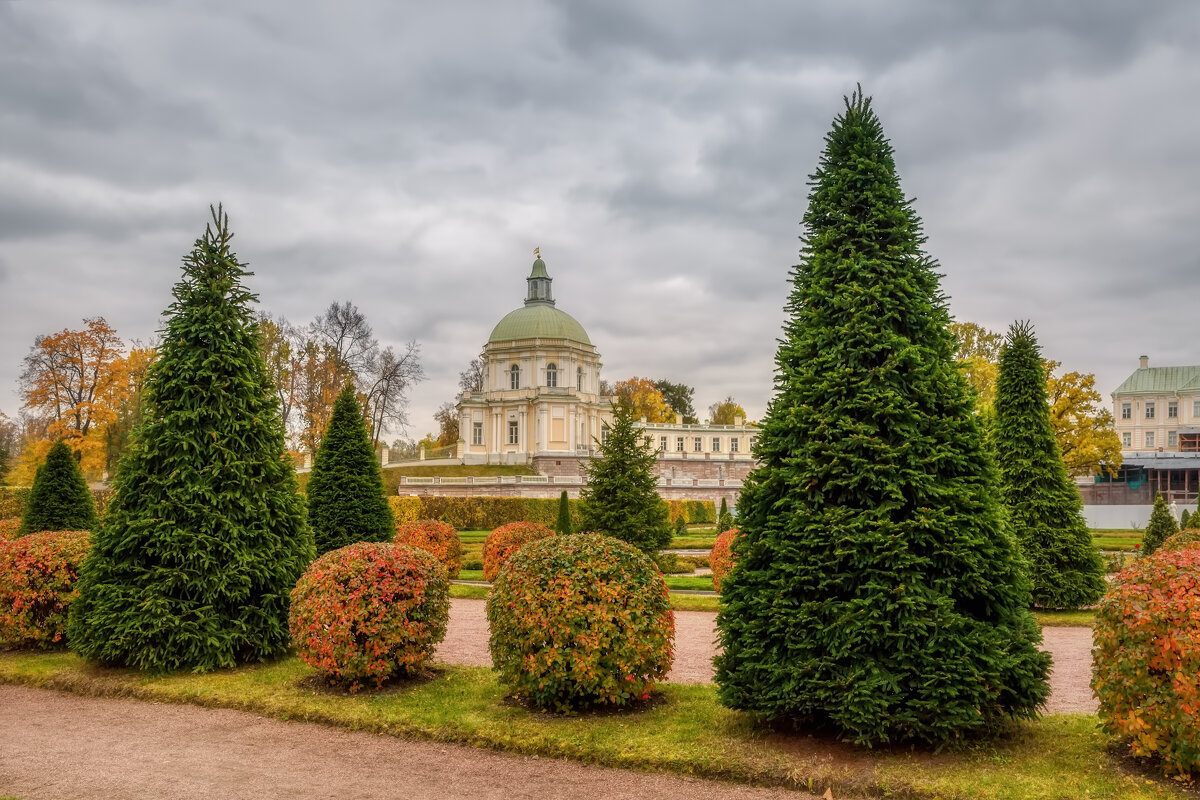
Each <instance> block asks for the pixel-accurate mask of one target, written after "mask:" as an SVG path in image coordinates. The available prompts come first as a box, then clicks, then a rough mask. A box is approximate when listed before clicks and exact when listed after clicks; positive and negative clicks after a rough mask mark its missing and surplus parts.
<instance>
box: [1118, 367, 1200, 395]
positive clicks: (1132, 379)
mask: <svg viewBox="0 0 1200 800" xmlns="http://www.w3.org/2000/svg"><path fill="white" fill-rule="evenodd" d="M1193 389H1200V366H1194V367H1142V368H1141V369H1138V370H1136V371H1134V373H1133V374H1132V375H1130V376H1129V377H1128V378H1126V379H1125V381H1124V383H1122V384H1121V385H1120V386H1118V387H1117V388H1116V389H1115V390H1114V391H1113V394H1170V393H1171V392H1181V391H1184V390H1188V391H1190V390H1193Z"/></svg>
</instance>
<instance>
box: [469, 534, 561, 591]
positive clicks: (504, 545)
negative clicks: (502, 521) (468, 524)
mask: <svg viewBox="0 0 1200 800" xmlns="http://www.w3.org/2000/svg"><path fill="white" fill-rule="evenodd" d="M553 535H554V530H553V529H551V528H548V527H546V526H545V525H539V524H538V523H536V522H510V523H509V524H507V525H501V526H500V527H499V528H496V530H494V531H492V532H491V533H489V534H488V536H487V539H486V540H484V542H483V579H484V580H485V581H494V580H496V575H497V574H498V573H499V572H500V568H501V567H502V566H504V563H505V562H506V561H508V559H509V558H510V557H512V554H513V553H515V552H517V551H518V550H520V549H521V545H523V544H525V543H526V542H532V541H535V540H537V539H545V538H546V537H547V536H553Z"/></svg>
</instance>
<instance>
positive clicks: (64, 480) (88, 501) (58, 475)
mask: <svg viewBox="0 0 1200 800" xmlns="http://www.w3.org/2000/svg"><path fill="white" fill-rule="evenodd" d="M96 522H97V519H96V503H95V500H93V498H92V492H91V490H90V489H88V485H87V481H86V480H84V477H83V472H81V471H80V469H79V462H77V461H76V460H75V454H74V453H72V452H71V447H70V445H68V444H67V443H66V442H64V441H63V440H61V439H59V440H58V441H57V442H55V443H54V445H53V446H52V447H51V448H50V452H49V453H47V454H46V461H45V462H44V463H42V464H41V465H40V466H39V467H38V468H37V472H36V473H34V478H33V488H32V489H30V490H29V502H28V503H27V504H26V505H25V513H24V514H23V515H21V528H20V533H21V535H24V534H27V533H37V532H38V531H90V530H92V529H93V528H95V527H96Z"/></svg>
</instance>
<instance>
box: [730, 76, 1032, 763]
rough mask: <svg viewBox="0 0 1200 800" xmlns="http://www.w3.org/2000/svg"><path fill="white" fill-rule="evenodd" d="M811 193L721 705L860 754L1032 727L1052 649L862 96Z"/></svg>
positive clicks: (916, 230) (840, 127) (753, 478)
mask: <svg viewBox="0 0 1200 800" xmlns="http://www.w3.org/2000/svg"><path fill="white" fill-rule="evenodd" d="M811 186H812V188H811V191H810V193H809V205H808V210H807V212H806V213H805V215H804V220H803V223H804V226H805V228H806V235H805V244H804V248H803V249H802V251H801V263H800V264H799V265H798V266H797V267H795V268H793V270H792V273H791V280H792V291H791V295H790V297H789V299H788V302H787V305H786V315H787V320H786V322H785V323H784V330H783V335H782V337H781V339H780V341H779V347H778V351H777V353H776V357H775V364H776V372H775V394H774V396H773V398H772V400H771V402H770V404H769V406H768V409H767V413H766V416H765V418H764V420H763V423H762V426H761V427H760V433H759V435H758V438H757V440H756V443H755V447H754V452H755V456H756V458H757V461H758V466H757V467H756V468H755V470H754V471H753V472H752V473H751V475H750V476H749V477H748V479H747V481H746V484H745V487H744V489H743V492H742V495H741V498H740V500H739V501H738V523H739V528H740V529H741V533H742V535H741V536H740V537H739V538H738V540H737V542H736V543H735V544H734V552H735V555H736V560H735V562H734V567H733V570H732V572H731V574H730V575H729V576H727V577H726V578H725V580H723V581H722V585H721V607H720V611H719V612H718V617H717V619H718V626H719V639H720V642H721V645H722V646H723V653H722V655H719V656H718V657H717V658H716V662H715V663H716V668H717V672H716V681H717V684H718V687H719V696H720V698H721V700H722V702H723V703H725V704H726V705H727V706H729V707H731V708H735V709H742V710H746V711H752V712H756V713H758V714H759V715H760V716H761V718H765V719H767V720H771V721H774V722H776V723H780V724H790V725H807V726H812V727H816V728H825V729H830V730H832V731H835V732H837V733H838V734H839V735H841V736H843V737H845V738H847V739H850V740H852V741H854V742H857V743H859V744H864V745H871V744H878V743H883V742H897V741H910V742H928V743H934V744H938V743H943V742H947V741H950V740H953V739H956V738H959V737H962V736H965V735H970V734H972V733H978V732H984V731H986V730H988V729H989V728H990V726H992V725H994V724H995V723H997V722H999V721H1001V720H1004V719H1007V718H1009V717H1026V718H1028V717H1033V716H1034V715H1035V714H1036V713H1037V710H1038V708H1039V707H1040V706H1041V705H1042V704H1043V703H1044V702H1045V700H1046V697H1047V695H1048V694H1049V685H1048V683H1047V674H1048V671H1049V667H1050V658H1049V656H1048V655H1047V654H1045V653H1042V652H1040V651H1039V650H1038V647H1037V645H1038V642H1039V641H1040V638H1041V634H1040V631H1039V629H1038V626H1037V623H1036V622H1035V621H1034V618H1033V615H1032V614H1031V613H1030V611H1029V608H1028V606H1029V586H1028V582H1027V579H1026V578H1025V577H1024V576H1023V574H1022V572H1021V569H1020V561H1019V557H1018V554H1017V551H1016V545H1015V544H1014V542H1013V540H1012V538H1011V537H1010V536H1009V535H1008V534H1007V533H1006V532H1005V529H1004V526H1003V523H1002V521H1001V509H1000V503H999V500H998V498H997V490H996V476H995V471H994V469H993V468H992V466H991V461H990V460H989V458H988V456H987V454H986V452H985V447H984V441H983V435H982V432H981V431H980V428H979V424H978V422H977V420H976V419H975V414H974V408H973V403H972V400H971V397H970V395H969V393H968V389H967V384H966V380H965V378H964V377H963V375H962V374H961V372H960V371H959V370H958V368H957V367H956V365H955V362H954V352H955V342H954V337H953V336H952V335H951V334H950V332H949V330H948V328H947V326H948V324H949V322H950V316H949V313H948V311H947V308H946V302H945V298H944V296H943V295H942V293H941V291H940V289H939V288H938V276H937V273H936V264H935V263H934V262H933V261H932V259H930V258H929V257H928V256H927V255H926V254H925V253H924V251H923V248H922V245H923V244H924V241H925V237H924V236H923V234H922V232H921V224H920V220H919V219H918V218H917V215H916V213H915V212H914V211H913V209H912V205H911V203H910V201H908V200H906V199H905V197H904V195H903V193H902V192H901V189H900V182H899V179H898V177H897V174H896V165H895V161H894V160H893V151H892V147H891V145H890V143H889V142H888V140H887V139H886V138H885V136H884V132H883V127H882V125H881V124H880V121H879V119H878V117H877V116H876V115H875V112H874V111H873V110H872V108H871V102H870V100H869V99H868V98H865V97H863V96H862V93H861V90H860V91H859V92H856V93H855V94H854V95H853V96H852V97H851V98H848V99H847V100H846V107H845V111H844V112H843V113H841V114H840V115H839V116H838V117H837V119H836V120H835V122H834V125H833V129H832V130H831V131H830V132H829V134H828V135H827V136H826V137H825V150H824V153H823V154H822V156H821V159H820V163H819V166H818V168H817V171H816V172H815V174H813V175H812V179H811Z"/></svg>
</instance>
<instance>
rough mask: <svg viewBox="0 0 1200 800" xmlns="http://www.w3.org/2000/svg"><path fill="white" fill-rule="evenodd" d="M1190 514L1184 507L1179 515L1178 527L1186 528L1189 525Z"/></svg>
mask: <svg viewBox="0 0 1200 800" xmlns="http://www.w3.org/2000/svg"><path fill="white" fill-rule="evenodd" d="M1191 519H1192V515H1191V514H1190V513H1189V512H1188V510H1187V509H1186V508H1185V509H1184V510H1183V511H1182V512H1181V513H1180V515H1179V529H1180V530H1186V529H1187V528H1189V527H1190V526H1191Z"/></svg>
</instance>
